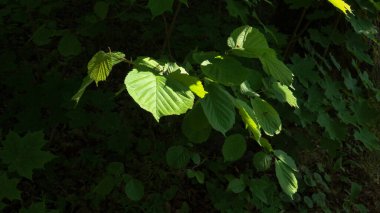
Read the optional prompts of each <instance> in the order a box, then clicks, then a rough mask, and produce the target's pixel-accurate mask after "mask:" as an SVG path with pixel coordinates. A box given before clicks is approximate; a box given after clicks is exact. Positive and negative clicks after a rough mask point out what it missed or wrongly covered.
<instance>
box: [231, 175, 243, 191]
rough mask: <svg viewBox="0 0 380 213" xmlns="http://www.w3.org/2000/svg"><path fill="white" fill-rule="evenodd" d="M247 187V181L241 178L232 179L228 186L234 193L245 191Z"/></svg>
mask: <svg viewBox="0 0 380 213" xmlns="http://www.w3.org/2000/svg"><path fill="white" fill-rule="evenodd" d="M244 189H245V183H244V181H243V180H241V179H237V178H234V179H232V180H231V181H230V182H229V183H228V186H227V190H231V191H232V192H233V193H240V192H243V191H244Z"/></svg>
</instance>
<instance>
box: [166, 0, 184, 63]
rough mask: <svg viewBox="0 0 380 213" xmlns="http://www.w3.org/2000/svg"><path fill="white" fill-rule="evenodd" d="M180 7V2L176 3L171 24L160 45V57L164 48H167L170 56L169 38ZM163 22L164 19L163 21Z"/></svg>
mask: <svg viewBox="0 0 380 213" xmlns="http://www.w3.org/2000/svg"><path fill="white" fill-rule="evenodd" d="M181 7H182V4H181V2H177V7H176V9H175V12H174V16H173V19H172V22H171V23H170V26H169V29H168V30H167V33H166V37H165V41H164V44H163V45H162V49H161V55H163V54H164V52H165V49H166V48H169V54H170V52H171V51H170V38H171V35H172V33H173V30H174V25H175V22H176V20H177V17H178V14H179V11H180V10H181ZM164 21H165V19H164ZM170 56H171V54H170Z"/></svg>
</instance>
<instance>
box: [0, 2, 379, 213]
mask: <svg viewBox="0 0 380 213" xmlns="http://www.w3.org/2000/svg"><path fill="white" fill-rule="evenodd" d="M168 2H171V1H168ZM346 2H347V3H349V4H350V5H351V6H352V8H353V12H354V14H355V16H354V17H353V18H351V19H348V18H347V17H346V16H345V14H343V13H342V12H341V11H339V10H338V9H337V8H335V7H334V6H333V5H332V4H330V3H329V2H328V1H322V0H321V1H310V0H305V1H299V0H284V1H280V0H278V1H277V0H273V1H260V0H226V1H191V0H189V1H174V2H173V5H170V6H169V7H168V8H170V9H169V10H166V9H165V10H163V11H162V12H157V11H155V10H154V7H153V6H149V5H148V1H144V0H137V1H135V0H123V1H115V0H104V1H86V0H82V1H56V0H18V1H8V0H0V29H1V30H0V50H1V51H0V90H1V95H0V140H1V145H0V210H2V211H3V212H256V211H258V212H280V211H281V210H282V211H285V212H308V211H309V212H338V211H340V212H351V211H352V212H358V211H359V212H379V211H380V203H379V202H378V201H379V200H380V194H379V193H380V167H379V165H380V164H379V162H380V154H379V149H380V144H379V141H378V137H379V136H380V122H379V121H380V119H379V114H380V113H379V111H380V104H379V101H380V90H379V86H378V85H379V82H380V77H379V76H380V74H379V73H380V68H379V67H380V65H379V63H380V49H379V44H378V39H379V36H378V26H379V21H380V19H379V12H378V11H379V8H380V3H378V2H376V1H364V0H355V1H354V0H352V1H346ZM161 7H163V6H162V5H161V6H159V7H158V8H161ZM158 13H159V15H157V14H158ZM244 24H249V25H251V26H254V27H255V28H258V29H260V31H261V32H262V33H264V34H265V36H266V38H267V40H268V42H269V43H270V45H271V47H273V48H274V49H275V50H276V52H277V55H278V57H280V58H281V59H282V60H283V61H284V62H285V63H286V64H287V65H288V67H289V68H290V69H291V70H292V71H293V73H294V75H295V77H294V78H295V80H294V83H293V86H294V89H295V90H294V94H295V96H296V97H297V99H298V105H299V108H298V109H294V108H292V107H289V106H287V105H285V104H283V103H277V104H276V109H277V110H278V112H279V114H280V116H281V118H282V121H283V129H284V131H283V132H282V133H281V134H280V135H277V136H275V137H274V138H273V139H272V141H271V143H272V144H273V146H275V147H278V148H281V149H282V150H285V151H286V152H287V153H289V154H290V155H291V156H292V157H293V158H294V159H295V161H296V163H297V165H298V167H299V173H298V174H297V179H298V181H299V190H298V193H297V196H296V197H295V199H294V200H291V199H290V198H288V197H287V196H286V195H285V194H283V193H282V192H281V189H280V187H279V186H278V184H277V181H276V177H275V173H274V169H269V170H265V171H258V170H257V168H256V167H255V166H254V165H253V163H252V161H253V160H252V158H253V156H254V155H255V153H257V152H258V151H260V147H258V146H257V144H255V143H250V144H249V145H248V148H247V152H246V154H245V156H244V157H243V158H242V159H240V160H239V161H237V162H234V163H227V162H224V161H223V156H222V154H221V147H222V145H223V141H224V136H223V135H222V134H220V133H218V132H216V131H213V132H212V133H211V135H210V137H209V139H208V140H207V141H206V142H204V143H202V144H195V143H191V142H190V141H189V140H188V139H187V138H186V137H185V136H184V135H183V133H182V129H181V123H182V120H183V116H172V117H164V118H162V119H161V120H160V123H157V122H156V121H155V120H154V118H153V117H152V116H151V114H149V113H148V112H146V111H144V110H142V109H141V108H140V107H139V106H138V105H137V104H136V103H135V102H134V101H133V100H132V98H131V97H130V96H129V95H128V93H127V92H126V90H125V89H124V88H125V85H124V78H125V75H126V74H127V73H128V71H130V70H131V67H130V65H128V64H126V63H122V64H119V65H117V66H115V67H114V69H113V71H112V72H111V74H110V76H109V77H108V79H107V81H105V82H100V83H99V84H98V86H96V85H95V84H93V85H90V86H89V87H88V88H87V90H86V91H85V93H84V94H83V96H82V97H81V100H80V101H79V103H78V104H76V102H75V101H73V100H72V96H73V95H74V94H75V93H76V92H77V90H78V89H79V88H80V86H81V83H82V79H83V78H84V77H85V76H86V73H87V63H88V61H89V60H90V59H91V57H92V56H93V55H94V54H95V53H96V52H98V51H99V50H104V51H109V49H110V50H112V51H123V52H124V53H126V55H127V58H131V59H134V58H136V57H137V56H151V57H154V58H162V59H166V60H171V61H176V62H177V63H178V64H185V63H186V62H188V61H191V57H192V53H193V52H195V51H198V50H199V51H219V52H224V51H226V50H227V48H228V47H227V44H226V40H227V38H228V37H229V35H230V33H231V32H232V30H234V29H235V28H237V27H239V26H242V25H244ZM189 58H190V59H189ZM194 69H195V70H196V69H197V68H196V67H195V68H194ZM260 86H261V87H259V89H258V91H260V90H266V89H268V88H266V87H265V85H260ZM275 96H276V95H275V94H274V95H273V96H272V97H268V98H272V99H273V100H275V99H276V97H275ZM243 130H244V126H243V125H242V124H241V123H238V122H237V123H236V124H235V126H234V127H233V130H232V131H235V132H240V131H243ZM173 146H183V147H186V149H188V150H189V151H190V152H191V153H192V155H191V158H190V159H188V162H186V165H185V166H184V167H183V168H180V169H176V168H172V167H171V166H170V165H168V162H167V155H166V153H167V151H168V149H170V148H171V147H173ZM189 171H190V172H189ZM192 172H193V173H192ZM235 177H237V178H240V179H242V180H244V181H245V182H246V183H247V186H244V187H246V188H245V190H244V191H242V192H239V193H235V192H233V191H231V189H230V187H231V186H230V185H229V184H230V181H231V180H232V179H233V178H235ZM131 180H134V181H137V182H138V183H139V184H136V185H137V186H135V185H133V187H135V188H133V189H132V191H133V193H132V197H131V195H130V194H129V195H128V196H127V194H126V188H127V185H128V183H130V181H131ZM255 181H256V182H255ZM260 181H261V182H260ZM140 183H141V184H142V185H143V190H141V186H140ZM248 183H249V184H248ZM254 183H256V184H257V183H264V185H265V184H267V188H265V190H264V189H263V191H261V192H257V191H255V189H252V188H255V184H254ZM250 184H253V185H250ZM141 191H142V194H141ZM134 196H135V197H134ZM136 196H137V197H136ZM135 198H138V199H135ZM135 200H138V201H135ZM265 200H267V202H265Z"/></svg>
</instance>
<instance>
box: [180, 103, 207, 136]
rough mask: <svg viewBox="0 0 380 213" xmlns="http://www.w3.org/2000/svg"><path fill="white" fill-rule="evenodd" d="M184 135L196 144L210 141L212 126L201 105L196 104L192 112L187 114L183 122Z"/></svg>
mask: <svg viewBox="0 0 380 213" xmlns="http://www.w3.org/2000/svg"><path fill="white" fill-rule="evenodd" d="M182 133H183V134H184V135H185V136H186V137H187V139H189V141H191V142H194V143H202V142H205V141H206V140H207V139H208V137H209V135H210V133H211V126H210V124H209V123H208V120H207V118H206V116H205V114H204V113H203V109H202V106H201V105H200V104H196V105H195V106H194V108H193V109H192V110H190V111H189V112H188V113H186V115H185V117H184V119H183V121H182Z"/></svg>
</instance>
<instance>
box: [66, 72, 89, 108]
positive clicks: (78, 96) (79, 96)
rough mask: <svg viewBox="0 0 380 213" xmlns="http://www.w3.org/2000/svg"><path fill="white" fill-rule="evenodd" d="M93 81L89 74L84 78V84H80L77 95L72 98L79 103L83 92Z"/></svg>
mask: <svg viewBox="0 0 380 213" xmlns="http://www.w3.org/2000/svg"><path fill="white" fill-rule="evenodd" d="M92 82H94V80H93V79H91V78H90V76H88V75H87V76H86V77H85V78H83V81H82V85H81V86H80V88H79V90H78V92H77V93H75V95H74V96H73V97H72V98H71V100H73V101H75V102H76V104H78V103H79V100H80V98H81V97H82V95H83V93H84V92H85V91H86V88H87V87H88V86H89V85H90V84H91V83H92Z"/></svg>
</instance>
